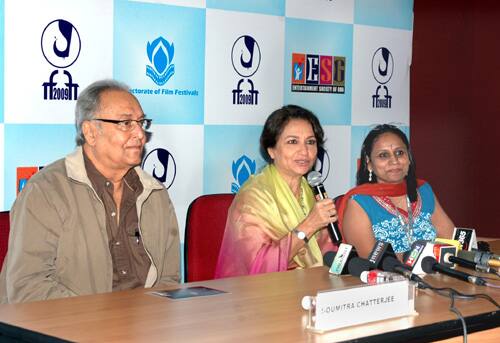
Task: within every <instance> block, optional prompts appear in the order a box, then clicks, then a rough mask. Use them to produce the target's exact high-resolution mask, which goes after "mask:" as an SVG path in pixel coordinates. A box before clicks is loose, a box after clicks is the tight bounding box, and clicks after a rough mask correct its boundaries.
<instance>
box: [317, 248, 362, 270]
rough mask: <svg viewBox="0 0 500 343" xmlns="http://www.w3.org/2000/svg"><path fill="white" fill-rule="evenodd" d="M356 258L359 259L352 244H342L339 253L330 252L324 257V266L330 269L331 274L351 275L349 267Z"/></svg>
mask: <svg viewBox="0 0 500 343" xmlns="http://www.w3.org/2000/svg"><path fill="white" fill-rule="evenodd" d="M354 257H358V254H357V253H356V249H355V248H354V247H353V246H352V245H350V244H345V243H341V244H340V246H339V248H338V250H337V252H333V251H328V252H326V253H325V255H323V265H325V266H328V267H330V270H329V273H330V274H335V275H341V274H349V271H348V267H347V265H348V263H349V261H350V260H352V259H353V258H354Z"/></svg>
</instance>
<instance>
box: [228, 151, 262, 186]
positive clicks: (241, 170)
mask: <svg viewBox="0 0 500 343" xmlns="http://www.w3.org/2000/svg"><path fill="white" fill-rule="evenodd" d="M256 167H257V165H256V163H255V160H252V159H250V158H249V157H248V156H247V155H242V156H241V157H240V158H239V159H238V160H236V161H233V166H232V172H233V177H234V181H235V182H233V183H231V192H232V193H238V191H239V190H240V188H241V186H243V184H244V183H245V181H246V180H248V178H249V177H250V175H253V174H255V170H256Z"/></svg>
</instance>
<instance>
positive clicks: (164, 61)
mask: <svg viewBox="0 0 500 343" xmlns="http://www.w3.org/2000/svg"><path fill="white" fill-rule="evenodd" d="M146 50H147V53H148V59H149V62H150V63H151V65H147V66H146V75H147V76H149V77H150V78H151V80H153V81H154V83H156V84H157V85H158V86H163V85H164V84H165V83H167V81H168V80H169V79H170V78H171V77H172V75H174V72H175V65H174V64H173V63H172V60H173V59H174V43H172V44H170V43H169V42H168V41H167V40H166V39H165V38H163V37H161V36H160V37H158V38H156V39H155V40H154V41H153V42H151V43H150V42H148V45H147V49H146Z"/></svg>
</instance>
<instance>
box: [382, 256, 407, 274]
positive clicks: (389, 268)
mask: <svg viewBox="0 0 500 343" xmlns="http://www.w3.org/2000/svg"><path fill="white" fill-rule="evenodd" d="M401 265H402V264H401V262H399V261H398V260H397V259H396V258H394V257H391V256H387V257H385V258H384V259H383V260H382V270H385V271H386V272H394V268H395V267H396V266H401Z"/></svg>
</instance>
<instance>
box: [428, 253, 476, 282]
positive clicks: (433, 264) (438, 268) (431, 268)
mask: <svg viewBox="0 0 500 343" xmlns="http://www.w3.org/2000/svg"><path fill="white" fill-rule="evenodd" d="M422 269H423V270H424V272H426V273H427V274H432V273H434V272H440V273H442V274H445V275H448V276H451V277H453V278H455V279H459V280H462V281H465V282H469V283H472V284H474V285H479V286H483V285H485V284H486V281H485V280H484V279H483V278H481V277H477V276H474V275H470V274H467V273H464V272H461V271H458V270H454V269H451V268H448V267H446V266H443V265H442V264H440V263H438V262H437V261H436V259H435V258H433V257H431V256H426V257H424V259H423V260H422Z"/></svg>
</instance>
